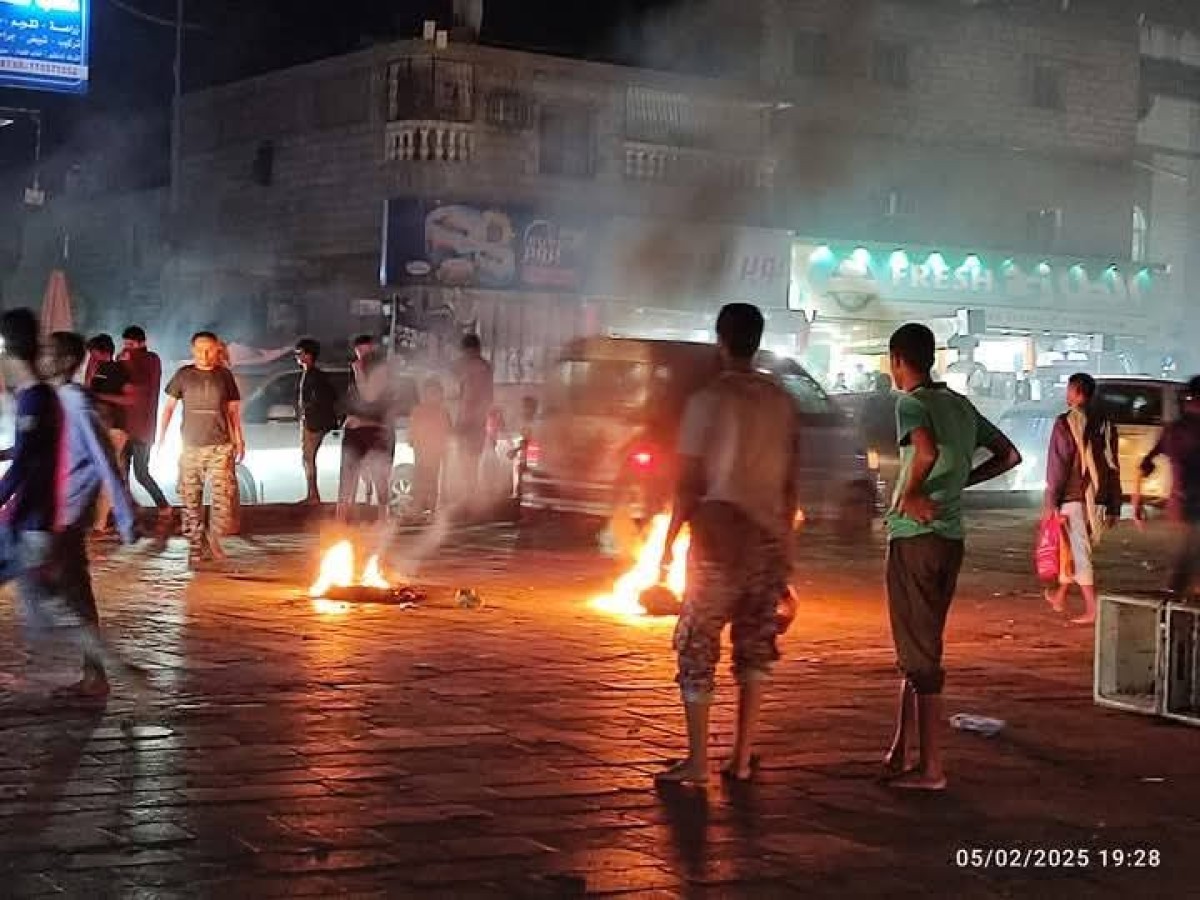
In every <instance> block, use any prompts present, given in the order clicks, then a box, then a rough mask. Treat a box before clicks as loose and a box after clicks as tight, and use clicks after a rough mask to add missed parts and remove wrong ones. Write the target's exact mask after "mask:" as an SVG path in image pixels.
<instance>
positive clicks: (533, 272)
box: [380, 197, 589, 293]
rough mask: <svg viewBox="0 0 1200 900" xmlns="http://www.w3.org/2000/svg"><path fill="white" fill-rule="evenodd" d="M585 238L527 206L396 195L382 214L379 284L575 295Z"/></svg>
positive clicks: (582, 272)
mask: <svg viewBox="0 0 1200 900" xmlns="http://www.w3.org/2000/svg"><path fill="white" fill-rule="evenodd" d="M588 238H589V236H588V229H587V228H586V227H585V226H583V225H580V224H579V223H578V222H569V221H564V220H562V219H561V218H560V217H558V216H554V215H546V214H543V213H540V212H539V211H537V210H535V209H533V208H531V207H527V206H502V205H495V204H485V203H475V202H457V203H439V202H436V201H428V200H421V199H418V198H414V197H402V198H396V199H393V200H389V201H388V203H387V208H386V212H385V222H384V245H383V266H382V269H381V271H380V282H381V283H382V284H383V285H385V286H395V285H403V284H436V285H441V286H444V287H462V288H487V289H491V290H532V291H545V292H550V293H554V292H562V293H575V292H577V291H579V290H580V289H581V287H582V285H583V282H584V279H585V278H586V265H585V263H586V260H587V258H588V253H589V248H588Z"/></svg>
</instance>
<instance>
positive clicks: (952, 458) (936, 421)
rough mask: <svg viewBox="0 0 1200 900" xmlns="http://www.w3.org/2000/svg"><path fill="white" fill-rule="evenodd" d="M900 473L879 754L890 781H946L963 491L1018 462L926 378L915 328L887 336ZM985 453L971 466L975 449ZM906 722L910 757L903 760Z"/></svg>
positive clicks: (929, 335)
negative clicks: (884, 727)
mask: <svg viewBox="0 0 1200 900" xmlns="http://www.w3.org/2000/svg"><path fill="white" fill-rule="evenodd" d="M889 350H890V353H891V366H892V376H893V377H894V378H895V381H896V385H897V387H899V388H900V390H901V391H903V392H904V393H903V394H902V395H901V396H900V397H899V399H898V400H897V403H896V436H897V440H898V441H899V444H900V476H899V478H898V481H897V485H896V493H895V497H894V498H893V500H892V508H891V510H890V511H889V512H888V515H887V528H888V558H887V598H888V617H889V618H890V620H891V625H892V641H893V643H894V644H895V647H896V658H897V662H898V665H899V668H900V671H901V673H902V674H903V675H904V682H903V684H902V686H901V690H900V711H899V715H898V717H897V719H898V721H897V725H896V735H895V738H894V739H893V741H892V746H891V748H890V749H889V750H888V753H887V755H886V756H885V757H884V774H885V776H886V777H887V778H888V783H889V784H891V785H892V786H893V787H900V788H915V789H918V790H928V791H940V790H942V789H943V788H945V786H946V773H945V770H944V768H943V766H942V758H941V749H940V745H939V742H938V727H939V725H940V723H941V716H942V686H943V683H944V682H945V677H946V676H945V672H944V671H943V670H942V634H943V631H944V630H945V627H946V616H947V614H948V613H949V612H950V603H951V601H952V600H953V599H954V591H955V588H956V587H957V584H958V573H959V570H960V569H961V568H962V562H963V539H964V537H965V532H964V530H963V520H962V492H963V490H964V489H965V488H967V487H968V486H969V485H972V484H978V483H980V482H983V481H988V480H990V479H992V478H995V477H996V476H998V475H1001V474H1003V473H1004V472H1007V471H1008V470H1009V469H1011V468H1013V467H1014V466H1016V465H1018V464H1019V463H1020V462H1021V454H1020V453H1018V452H1017V449H1016V447H1014V446H1013V444H1012V442H1011V441H1010V440H1009V439H1008V438H1006V437H1005V436H1004V435H1003V434H1002V433H1001V432H1000V431H999V429H997V428H996V426H995V425H993V424H992V423H991V422H989V421H988V420H987V419H985V418H984V417H983V416H981V415H980V414H979V411H978V410H976V409H975V407H974V406H972V405H971V401H970V400H968V399H967V398H966V397H963V396H961V395H960V394H956V393H955V392H954V391H952V390H950V389H949V388H947V387H946V385H944V384H940V383H937V382H934V380H933V376H932V374H931V373H932V371H933V363H934V356H935V352H936V343H935V341H934V337H933V332H932V331H930V330H929V329H928V328H926V327H925V326H924V325H917V324H908V325H905V326H903V327H901V328H900V329H899V330H898V331H896V333H895V334H893V335H892V339H891V343H890V345H889ZM980 447H985V448H987V449H988V450H989V451H990V452H991V457H990V458H989V459H988V460H987V461H986V462H984V463H981V464H980V465H979V466H977V467H976V466H974V465H973V460H974V457H975V451H976V450H977V449H978V448H980ZM914 722H915V724H916V726H917V728H916V730H917V743H918V746H919V751H920V756H919V759H918V760H917V761H916V762H915V763H913V761H912V760H911V759H910V757H909V749H910V738H911V737H912V732H913V725H914Z"/></svg>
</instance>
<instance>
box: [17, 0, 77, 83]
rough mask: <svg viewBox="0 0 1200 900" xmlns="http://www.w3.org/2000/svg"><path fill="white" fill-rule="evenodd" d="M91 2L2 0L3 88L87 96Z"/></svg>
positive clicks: (75, 0)
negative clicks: (89, 6)
mask: <svg viewBox="0 0 1200 900" xmlns="http://www.w3.org/2000/svg"><path fill="white" fill-rule="evenodd" d="M88 2H89V0H0V87H17V88H27V89H30V90H41V91H60V92H64V93H72V94H82V93H83V92H85V91H86V90H87V82H88V19H89V16H88Z"/></svg>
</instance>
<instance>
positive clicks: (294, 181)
mask: <svg viewBox="0 0 1200 900" xmlns="http://www.w3.org/2000/svg"><path fill="white" fill-rule="evenodd" d="M1114 6H1115V7H1118V9H1117V11H1116V12H1114V11H1113V9H1114ZM1120 7H1122V4H1112V3H1106V2H1102V0H1093V2H1074V3H1063V2H1062V0H1009V2H1006V3H1004V4H1003V5H1001V4H991V3H988V2H972V3H949V2H934V0H875V2H854V3H849V2H841V0H755V2H745V0H741V2H733V0H730V2H728V3H718V2H713V3H709V4H706V5H705V6H704V9H705V14H704V15H703V16H702V17H700V18H699V19H696V20H695V21H692V20H690V19H686V18H682V19H680V18H672V19H670V20H668V22H667V26H668V27H666V28H664V29H660V31H659V32H656V33H653V34H650V35H649V36H648V37H646V39H644V40H643V41H642V42H641V43H640V45H638V47H639V50H640V51H641V52H642V58H643V61H645V62H646V63H647V65H648V67H644V68H638V67H633V66H618V65H608V64H599V63H593V62H585V61H581V60H575V59H566V58H560V57H552V56H547V55H542V54H533V53H526V52H518V51H514V50H507V49H500V48H496V47H489V46H482V45H479V44H477V43H474V42H472V41H471V40H470V39H469V37H465V36H462V35H461V33H460V32H455V33H454V34H451V35H450V36H449V37H448V39H443V38H439V37H438V35H437V34H436V33H434V34H433V36H432V39H431V40H423V39H422V40H408V41H400V42H397V43H393V44H389V45H381V46H377V47H373V48H371V49H368V50H364V51H361V52H358V53H355V54H351V55H347V56H341V57H337V58H332V59H327V60H323V61H321V62H317V63H313V64H311V65H306V66H300V67H296V68H293V69H288V70H284V71H279V72H274V73H270V74H267V75H264V76H262V77H259V78H254V79H250V80H246V81H241V82H237V83H234V84H229V85H225V86H222V87H217V88H212V89H209V90H204V91H199V92H196V93H194V94H190V95H188V96H187V97H186V98H185V104H184V142H183V148H182V155H183V181H182V199H183V206H182V209H183V212H182V214H181V215H180V216H179V217H178V218H177V219H176V220H174V221H173V222H172V224H171V227H170V229H169V235H170V238H171V241H172V253H171V260H170V265H168V266H166V267H165V268H164V271H165V272H166V273H167V276H166V277H165V278H164V282H163V292H162V293H163V296H164V297H166V298H168V301H167V306H168V310H167V313H169V315H171V316H174V317H175V321H177V322H179V323H180V325H179V328H178V329H177V330H184V329H185V324H186V325H203V324H208V323H220V325H221V327H222V328H223V330H224V331H226V332H227V333H229V334H230V335H234V336H239V337H241V338H242V339H243V340H247V339H250V338H253V337H256V336H258V334H257V333H259V332H262V331H264V330H265V331H267V332H270V334H271V337H270V338H260V340H266V339H271V340H276V341H281V342H282V341H283V340H287V339H290V336H291V335H294V334H295V333H297V332H300V331H310V332H315V333H316V334H318V335H319V336H322V337H326V338H337V337H344V336H346V335H348V334H350V333H352V332H353V331H355V330H366V329H371V330H374V329H377V328H380V327H382V326H383V324H384V320H385V319H386V320H388V321H389V322H393V321H394V325H395V326H396V331H397V333H398V334H399V335H401V339H402V340H403V341H405V342H409V343H418V344H422V343H424V344H428V343H431V342H432V344H433V345H435V346H436V345H438V344H439V343H440V342H441V339H442V338H452V337H453V336H454V335H456V334H457V333H458V332H460V331H461V330H462V329H464V328H476V329H478V330H479V331H480V332H481V334H482V336H483V337H484V340H485V342H486V343H487V344H488V345H489V347H490V348H492V352H493V354H494V356H495V357H496V361H497V363H498V368H499V370H500V376H501V377H502V378H509V379H525V378H536V377H537V376H538V373H539V370H540V369H541V367H542V366H543V365H544V364H545V363H546V361H547V359H548V358H549V357H548V354H549V353H551V352H552V351H553V350H554V349H555V347H556V345H557V344H558V343H559V342H560V341H561V340H562V339H563V338H565V337H566V336H568V335H570V334H572V333H575V332H579V331H586V330H592V329H601V328H612V329H618V330H639V331H646V332H652V333H655V334H661V335H682V336H697V337H699V336H701V335H704V334H707V329H708V323H709V322H710V321H711V314H712V313H713V312H714V311H715V309H716V307H717V306H718V305H719V304H720V303H721V302H724V301H727V300H730V299H739V298H741V299H751V300H754V301H756V302H759V303H760V304H762V305H763V306H764V307H765V308H766V309H767V311H768V313H769V315H770V318H771V329H772V332H773V334H772V337H771V341H772V344H773V345H775V346H782V347H784V348H787V349H790V350H792V351H793V352H796V353H798V354H802V355H803V356H804V358H805V359H806V360H807V361H808V362H809V363H810V364H811V365H812V367H813V368H814V369H816V370H817V371H819V372H821V373H823V374H826V375H828V376H830V377H832V376H833V375H835V374H836V373H837V372H839V371H844V372H845V373H846V374H847V375H853V373H854V371H855V369H857V368H858V367H860V366H861V367H862V368H863V369H864V370H869V369H874V368H876V367H878V366H880V365H881V355H882V351H883V349H884V346H885V341H886V337H887V335H888V334H889V333H890V331H891V329H892V328H894V327H895V326H896V325H897V324H898V323H899V322H901V321H904V320H908V319H918V320H922V321H927V322H929V323H930V324H931V325H932V326H933V327H934V328H935V330H936V331H937V332H938V334H939V336H940V338H941V339H942V342H943V344H944V345H945V346H946V348H947V351H948V352H947V353H946V354H945V356H944V358H943V360H942V363H943V364H944V365H947V366H949V365H951V364H953V363H955V362H957V363H958V364H959V365H958V368H959V369H964V367H965V369H964V370H972V371H973V370H978V369H979V368H980V367H982V368H983V369H985V370H987V372H989V373H1003V377H1002V378H1001V379H1000V382H1002V383H1000V384H998V386H997V388H996V389H997V390H1000V391H1005V390H1009V389H1011V382H1012V380H1013V378H1014V375H1015V373H1017V372H1021V371H1030V370H1033V369H1035V368H1043V369H1048V370H1050V372H1051V374H1052V376H1053V378H1058V376H1060V375H1061V371H1060V370H1061V369H1062V367H1066V366H1070V367H1072V368H1074V367H1080V366H1086V367H1091V368H1093V369H1097V370H1100V369H1103V368H1106V367H1121V366H1125V367H1132V368H1143V369H1144V368H1147V364H1146V362H1145V361H1144V360H1142V359H1141V358H1140V357H1141V356H1143V355H1144V352H1143V351H1144V350H1145V349H1146V348H1147V347H1148V346H1150V345H1151V344H1153V342H1154V339H1155V337H1156V332H1155V331H1154V327H1155V325H1154V323H1155V322H1156V321H1157V320H1159V319H1161V318H1162V315H1163V314H1162V310H1163V309H1164V308H1165V307H1164V306H1163V302H1164V301H1163V297H1164V296H1165V295H1164V289H1165V288H1166V287H1167V286H1169V284H1170V280H1169V279H1168V278H1167V273H1166V268H1167V267H1165V266H1162V265H1156V264H1155V259H1159V260H1161V257H1158V256H1157V254H1156V252H1155V249H1154V243H1155V242H1154V239H1153V237H1154V232H1153V229H1154V227H1155V225H1154V217H1153V216H1150V221H1151V224H1150V225H1149V232H1150V233H1149V238H1148V239H1143V238H1146V229H1145V228H1143V227H1142V225H1138V224H1136V223H1139V222H1141V223H1143V224H1144V223H1145V221H1146V218H1147V216H1149V215H1150V213H1149V206H1150V204H1149V200H1148V199H1147V197H1146V196H1145V185H1146V180H1145V174H1146V170H1145V168H1144V165H1145V164H1146V160H1145V159H1143V158H1142V157H1143V156H1144V155H1145V154H1144V152H1142V151H1141V150H1139V147H1138V141H1139V132H1138V122H1139V113H1140V112H1142V111H1143V110H1142V105H1141V103H1140V97H1139V91H1138V78H1139V33H1138V26H1137V22H1136V20H1135V18H1134V17H1133V15H1132V14H1131V13H1129V12H1128V11H1125V10H1123V9H1121V8H1120ZM649 65H653V66H654V68H651V67H649ZM663 66H671V67H674V68H675V69H677V70H681V71H676V72H668V71H664V70H663V68H661V67H663ZM1149 164H1150V165H1154V163H1153V162H1150V163H1149ZM1168 193H1169V191H1168ZM1172 199H1174V200H1177V199H1178V198H1172ZM1139 215H1140V216H1141V218H1139ZM1139 240H1140V243H1139ZM78 243H79V239H78V237H76V238H74V239H73V246H75V245H77V244H78ZM1164 247H1165V244H1164ZM955 351H956V352H955ZM987 381H988V379H987V378H986V377H985V378H984V379H983V382H984V383H985V384H986V382H987Z"/></svg>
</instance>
